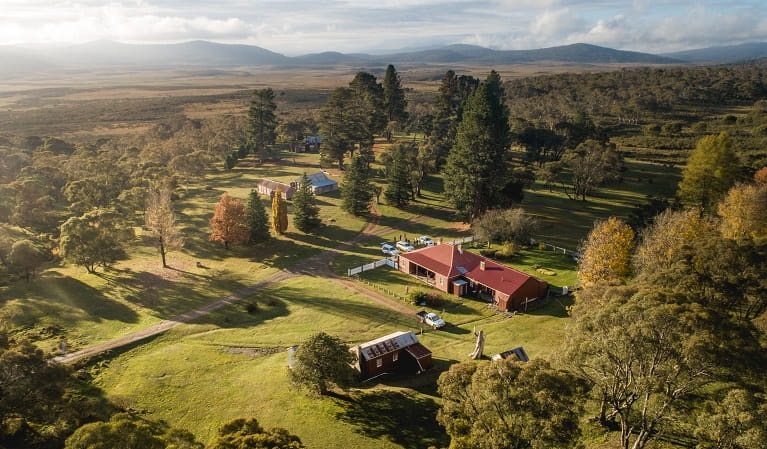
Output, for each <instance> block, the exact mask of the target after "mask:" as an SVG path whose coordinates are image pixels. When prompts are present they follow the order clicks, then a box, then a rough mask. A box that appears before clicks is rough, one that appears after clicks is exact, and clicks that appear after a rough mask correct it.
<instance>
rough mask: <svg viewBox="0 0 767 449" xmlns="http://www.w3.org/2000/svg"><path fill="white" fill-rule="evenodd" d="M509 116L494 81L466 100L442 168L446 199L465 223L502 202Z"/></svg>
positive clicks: (508, 142)
mask: <svg viewBox="0 0 767 449" xmlns="http://www.w3.org/2000/svg"><path fill="white" fill-rule="evenodd" d="M508 114H509V112H508V108H506V106H505V103H504V99H503V98H502V97H499V95H498V89H497V88H496V87H495V80H491V79H488V81H486V82H484V83H482V84H480V86H479V87H478V88H477V89H476V90H475V91H474V93H472V94H471V96H470V97H469V99H468V100H467V101H466V106H465V108H464V110H463V114H462V116H461V121H460V122H459V123H458V128H457V131H456V140H455V144H454V145H453V147H452V148H451V149H450V153H449V155H448V158H447V165H446V166H445V196H446V197H447V199H448V200H449V201H450V203H451V204H452V205H453V206H454V207H455V208H456V209H457V211H458V213H459V214H460V215H461V216H462V217H463V219H464V220H465V221H467V222H471V221H473V220H474V219H476V218H477V217H479V216H480V215H482V214H483V213H484V212H485V211H486V210H488V209H491V208H493V207H494V206H497V205H498V204H499V203H501V202H502V201H503V199H502V198H501V196H500V192H501V190H502V189H503V187H504V186H505V185H506V177H507V173H508V169H507V166H506V156H507V149H508V147H509V144H510V139H509V125H508Z"/></svg>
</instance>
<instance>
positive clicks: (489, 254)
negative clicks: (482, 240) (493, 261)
mask: <svg viewBox="0 0 767 449" xmlns="http://www.w3.org/2000/svg"><path fill="white" fill-rule="evenodd" d="M497 252H498V250H495V249H492V248H488V249H481V250H479V253H480V254H481V255H483V256H485V257H491V258H492V257H495V253H497Z"/></svg>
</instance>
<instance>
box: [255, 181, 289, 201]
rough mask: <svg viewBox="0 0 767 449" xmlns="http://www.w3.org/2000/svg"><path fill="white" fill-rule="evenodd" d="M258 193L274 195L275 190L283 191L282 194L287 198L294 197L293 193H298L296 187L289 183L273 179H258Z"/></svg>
mask: <svg viewBox="0 0 767 449" xmlns="http://www.w3.org/2000/svg"><path fill="white" fill-rule="evenodd" d="M257 187H258V193H260V194H261V195H269V196H270V197H273V196H274V193H275V192H281V193H282V196H284V197H285V199H286V200H289V199H291V198H293V194H294V193H296V189H295V188H294V187H292V186H290V185H288V184H285V183H282V182H278V181H272V180H271V179H261V180H259V181H258V185H257Z"/></svg>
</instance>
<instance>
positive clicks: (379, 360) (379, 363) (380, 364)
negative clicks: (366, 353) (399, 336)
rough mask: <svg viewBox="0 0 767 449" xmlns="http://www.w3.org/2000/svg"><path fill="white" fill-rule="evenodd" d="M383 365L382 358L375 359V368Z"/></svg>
mask: <svg viewBox="0 0 767 449" xmlns="http://www.w3.org/2000/svg"><path fill="white" fill-rule="evenodd" d="M382 365H383V359H376V368H380V367H381V366H382Z"/></svg>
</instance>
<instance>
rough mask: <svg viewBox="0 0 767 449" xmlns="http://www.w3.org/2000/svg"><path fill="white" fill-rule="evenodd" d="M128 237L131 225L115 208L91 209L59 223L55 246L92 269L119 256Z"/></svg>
mask: <svg viewBox="0 0 767 449" xmlns="http://www.w3.org/2000/svg"><path fill="white" fill-rule="evenodd" d="M132 237H133V231H132V229H130V228H128V227H127V226H125V224H124V222H123V220H122V217H120V216H119V214H117V212H116V211H115V210H113V209H94V210H92V211H90V212H86V213H85V214H83V215H81V216H79V217H71V218H70V219H68V220H67V221H65V222H64V224H62V225H61V237H60V240H59V247H60V248H61V255H62V256H63V257H64V259H65V260H67V261H69V262H72V263H74V264H76V265H81V266H83V267H85V269H86V270H88V272H89V273H93V272H95V270H96V267H98V266H101V267H103V268H108V267H109V266H111V265H112V264H113V263H114V262H116V261H117V259H118V258H120V257H122V256H123V255H124V253H125V252H124V249H123V245H124V244H125V242H126V241H127V240H128V239H130V238H132Z"/></svg>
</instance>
